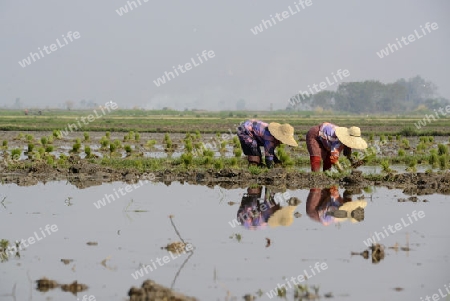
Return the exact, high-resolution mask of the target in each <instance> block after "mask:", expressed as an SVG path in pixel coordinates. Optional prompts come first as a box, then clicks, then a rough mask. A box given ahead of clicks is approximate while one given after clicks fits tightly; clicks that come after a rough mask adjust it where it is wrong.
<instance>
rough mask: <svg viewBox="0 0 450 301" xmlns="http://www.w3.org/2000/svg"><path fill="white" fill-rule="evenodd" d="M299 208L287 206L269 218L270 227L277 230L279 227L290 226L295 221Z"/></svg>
mask: <svg viewBox="0 0 450 301" xmlns="http://www.w3.org/2000/svg"><path fill="white" fill-rule="evenodd" d="M296 208H297V206H286V207H283V208H281V209H280V210H278V211H276V212H275V213H274V214H272V216H271V217H269V221H268V222H269V226H270V227H271V228H275V227H278V226H290V225H291V224H292V222H293V221H294V211H295V209H296Z"/></svg>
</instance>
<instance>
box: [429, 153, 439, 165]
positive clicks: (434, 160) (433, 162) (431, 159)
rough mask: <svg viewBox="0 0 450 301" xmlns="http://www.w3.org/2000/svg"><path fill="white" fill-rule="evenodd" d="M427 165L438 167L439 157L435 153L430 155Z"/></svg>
mask: <svg viewBox="0 0 450 301" xmlns="http://www.w3.org/2000/svg"><path fill="white" fill-rule="evenodd" d="M428 163H429V164H430V165H431V166H432V167H433V168H436V167H438V164H439V157H438V155H437V154H436V153H432V154H431V155H430V157H429V159H428Z"/></svg>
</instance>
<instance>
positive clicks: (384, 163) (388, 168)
mask: <svg viewBox="0 0 450 301" xmlns="http://www.w3.org/2000/svg"><path fill="white" fill-rule="evenodd" d="M381 170H382V171H383V172H386V173H390V172H392V169H391V166H390V164H389V160H387V159H385V160H381Z"/></svg>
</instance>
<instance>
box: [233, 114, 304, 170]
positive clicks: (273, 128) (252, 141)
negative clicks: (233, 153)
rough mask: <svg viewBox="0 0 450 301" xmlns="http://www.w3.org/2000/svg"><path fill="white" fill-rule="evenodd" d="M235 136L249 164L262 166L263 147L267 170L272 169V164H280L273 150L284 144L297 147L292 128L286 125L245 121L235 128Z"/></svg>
mask: <svg viewBox="0 0 450 301" xmlns="http://www.w3.org/2000/svg"><path fill="white" fill-rule="evenodd" d="M237 135H238V137H239V141H240V142H241V147H242V151H243V152H244V154H245V155H246V156H247V159H248V162H249V164H257V165H259V166H261V165H262V163H261V157H262V154H261V149H260V146H264V155H265V159H266V166H267V167H268V168H272V167H273V164H274V163H280V160H279V159H278V158H277V156H276V155H275V148H276V147H277V146H278V145H280V144H281V143H284V144H287V145H291V146H298V144H297V142H296V141H295V139H294V128H293V127H292V126H291V125H289V124H287V123H286V124H279V123H276V122H271V123H269V124H267V123H265V122H263V121H260V120H253V119H252V120H247V121H244V122H243V123H242V124H241V125H240V126H239V127H238V128H237Z"/></svg>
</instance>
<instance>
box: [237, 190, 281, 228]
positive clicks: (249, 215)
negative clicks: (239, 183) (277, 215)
mask: <svg viewBox="0 0 450 301" xmlns="http://www.w3.org/2000/svg"><path fill="white" fill-rule="evenodd" d="M261 195H262V187H261V186H259V187H256V188H248V189H247V193H245V194H244V195H243V196H242V200H241V205H240V206H239V209H238V211H237V221H238V222H239V224H240V225H242V226H244V228H246V229H250V230H257V229H263V228H265V227H266V226H267V221H268V220H269V217H270V216H271V215H272V214H274V212H276V211H278V210H279V209H280V208H281V207H280V205H279V204H277V203H276V202H275V200H274V196H273V194H272V193H270V192H269V193H268V191H267V187H266V188H265V189H264V198H261Z"/></svg>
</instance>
